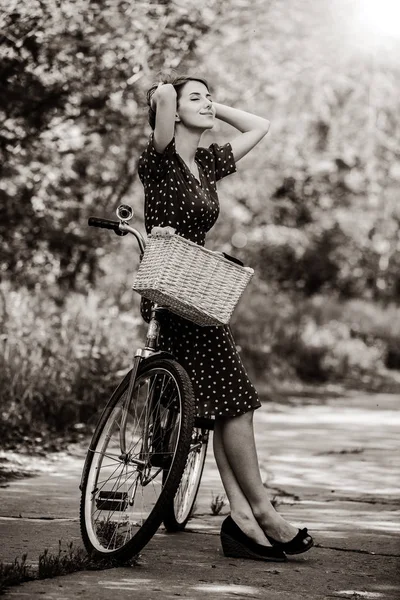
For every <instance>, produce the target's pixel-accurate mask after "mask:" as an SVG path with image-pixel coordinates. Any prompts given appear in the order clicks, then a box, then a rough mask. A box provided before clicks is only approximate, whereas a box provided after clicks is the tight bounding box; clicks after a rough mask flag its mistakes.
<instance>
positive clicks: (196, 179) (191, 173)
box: [176, 150, 203, 189]
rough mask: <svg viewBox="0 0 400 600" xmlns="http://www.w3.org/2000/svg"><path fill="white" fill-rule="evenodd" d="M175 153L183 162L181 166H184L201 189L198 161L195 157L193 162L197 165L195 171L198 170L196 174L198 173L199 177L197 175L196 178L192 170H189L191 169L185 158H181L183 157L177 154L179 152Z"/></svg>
mask: <svg viewBox="0 0 400 600" xmlns="http://www.w3.org/2000/svg"><path fill="white" fill-rule="evenodd" d="M196 153H197V150H196ZM176 154H177V156H179V158H180V160H181V162H182V163H183V166H184V167H185V169H186V170H187V171H188V172H189V173H190V175H191V176H192V177H193V179H194V180H195V182H196V183H197V185H198V186H199V187H200V188H202V189H203V183H202V180H201V166H200V163H199V162H198V161H197V160H196V157H195V158H194V162H195V163H196V166H197V171H198V174H199V177H198V178H197V177H196V175H195V174H194V173H193V171H191V170H190V169H189V165H188V164H187V162H186V161H185V160H183V158H182V156H181V155H180V154H179V152H177V153H176Z"/></svg>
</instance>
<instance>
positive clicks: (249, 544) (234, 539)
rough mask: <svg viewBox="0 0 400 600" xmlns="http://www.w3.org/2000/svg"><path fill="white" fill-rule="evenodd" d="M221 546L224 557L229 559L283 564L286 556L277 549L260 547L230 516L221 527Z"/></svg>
mask: <svg viewBox="0 0 400 600" xmlns="http://www.w3.org/2000/svg"><path fill="white" fill-rule="evenodd" d="M221 544H222V550H223V552H224V555H225V556H229V557H231V558H249V559H251V560H264V561H275V562H284V561H285V560H286V556H285V555H284V553H283V552H282V550H280V549H279V548H272V547H271V546H262V545H261V544H257V542H254V541H253V540H252V539H251V538H249V537H248V536H247V535H246V534H245V533H244V532H243V531H242V530H241V529H240V527H239V526H238V525H236V523H235V521H234V520H233V519H232V517H231V516H229V517H227V518H226V519H225V521H224V522H223V523H222V527H221Z"/></svg>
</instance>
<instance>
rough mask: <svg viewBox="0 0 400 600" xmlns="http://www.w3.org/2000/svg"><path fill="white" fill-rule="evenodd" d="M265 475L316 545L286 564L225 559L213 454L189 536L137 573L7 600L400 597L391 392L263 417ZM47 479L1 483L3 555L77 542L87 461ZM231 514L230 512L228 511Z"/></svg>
mask: <svg viewBox="0 0 400 600" xmlns="http://www.w3.org/2000/svg"><path fill="white" fill-rule="evenodd" d="M256 432H257V444H258V449H259V457H260V463H261V468H262V473H263V478H264V480H265V481H266V483H267V486H268V488H269V489H270V490H271V494H272V495H273V496H275V497H276V499H277V500H278V502H279V510H280V511H281V512H282V513H283V514H284V515H285V516H286V517H287V518H289V519H290V520H292V521H293V522H294V523H296V524H297V525H299V526H304V525H307V526H308V527H309V529H310V530H311V532H312V533H313V534H314V537H315V539H316V542H317V547H316V548H315V549H313V550H312V551H310V552H309V553H308V554H306V555H303V556H300V557H297V558H295V559H290V561H288V563H285V564H279V563H276V564H271V563H269V564H265V563H258V562H249V561H241V560H231V559H226V558H224V557H223V556H222V554H221V551H220V548H219V539H218V533H219V526H220V523H221V520H222V518H223V514H221V515H219V516H218V517H213V516H211V515H210V502H211V497H212V493H214V494H218V493H222V486H221V483H220V481H219V476H218V473H217V471H216V469H215V466H214V463H213V459H212V453H211V452H210V453H209V456H208V461H207V464H206V468H205V472H204V478H203V483H202V488H201V494H200V497H199V500H198V503H197V511H196V515H195V518H194V519H193V520H192V521H191V522H190V526H189V527H188V532H185V533H183V534H178V535H167V534H165V533H163V532H162V530H160V532H159V533H158V534H157V535H156V536H155V537H154V538H153V540H152V541H151V542H150V543H149V544H148V546H147V547H146V548H145V549H144V550H143V552H142V555H141V558H140V561H139V566H137V567H132V568H118V569H111V570H107V571H101V572H98V571H94V572H89V571H88V572H84V573H75V574H73V575H68V576H65V577H58V578H55V579H52V580H43V581H35V582H30V583H26V584H24V585H22V586H20V587H18V588H11V589H10V591H9V592H8V596H9V597H10V598H21V599H22V598H28V599H31V598H32V599H34V598H45V599H46V600H56V599H57V600H72V599H74V598H76V597H81V598H89V599H90V598H96V599H97V598H99V599H100V600H101V599H103V598H104V599H105V598H107V599H108V598H109V597H110V593H111V594H112V596H113V598H114V599H115V600H119V599H122V598H135V597H140V598H141V600H153V599H155V598H157V600H159V599H161V598H162V599H164V598H165V599H169V598H176V597H179V596H180V597H182V598H186V599H191V600H197V599H198V598H213V599H214V598H221V599H222V598H223V599H225V598H267V599H269V600H275V599H276V600H278V599H279V600H286V599H287V600H289V599H290V600H297V599H299V600H301V599H303V598H307V599H311V600H322V599H324V598H353V599H355V598H370V599H375V598H376V599H386V598H388V599H396V600H399V599H400V580H399V576H398V573H399V567H400V561H399V557H400V544H399V539H400V538H399V533H400V520H399V513H400V500H399V498H400V495H399V492H400V487H399V479H398V475H399V473H400V435H399V434H400V411H399V397H398V396H394V395H374V396H366V395H358V394H349V395H348V396H346V397H340V398H324V400H323V401H321V400H318V401H316V400H315V399H312V398H308V399H307V400H305V399H304V398H296V397H291V398H289V399H288V400H287V399H286V400H285V402H284V403H279V404H278V403H276V404H271V403H269V404H267V403H266V404H264V405H263V407H262V408H261V409H260V410H258V411H257V417H256ZM36 466H37V468H39V469H41V471H42V472H41V473H40V475H39V476H36V477H33V478H29V479H22V480H18V481H14V482H11V483H9V484H8V485H6V486H3V487H2V488H0V539H1V541H2V543H1V544H0V560H3V561H11V560H13V559H14V558H15V557H20V556H21V555H22V554H23V553H26V552H27V553H28V560H29V559H30V560H31V561H33V562H34V561H36V560H37V557H38V555H39V553H40V552H42V551H43V549H44V548H49V549H50V550H52V551H57V550H58V540H60V539H62V540H63V544H64V547H66V545H67V543H68V542H70V541H73V542H74V544H75V545H80V543H81V542H80V535H79V526H78V522H77V514H78V502H79V496H78V483H79V478H80V471H81V468H82V456H81V455H80V454H79V453H78V454H75V455H73V456H70V455H65V454H64V455H57V456H55V457H53V458H52V460H51V461H50V462H47V461H44V462H42V463H41V464H37V465H36ZM222 513H224V514H226V509H223V511H222Z"/></svg>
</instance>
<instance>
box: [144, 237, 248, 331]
mask: <svg viewBox="0 0 400 600" xmlns="http://www.w3.org/2000/svg"><path fill="white" fill-rule="evenodd" d="M253 273H254V271H253V269H250V268H249V267H242V266H240V265H238V264H235V263H234V262H232V261H230V260H228V259H226V258H224V257H223V256H222V255H221V254H219V253H217V252H212V251H211V250H207V249H206V248H203V247H202V246H199V245H198V244H195V243H193V242H191V241H189V240H187V239H185V238H183V237H181V236H179V235H176V234H174V235H169V236H165V235H160V234H154V233H153V234H151V235H149V237H148V241H147V244H146V250H145V253H144V256H143V259H142V262H141V263H140V267H139V270H138V272H137V274H136V278H135V281H134V284H133V289H134V290H135V291H137V292H139V294H141V295H142V296H144V297H145V298H148V299H149V300H151V301H152V302H156V303H157V304H160V305H161V306H165V307H167V308H168V309H169V310H170V311H171V312H173V313H175V314H177V315H179V316H180V317H184V318H185V319H189V320H190V321H193V322H194V323H197V325H227V324H228V323H229V320H230V318H231V316H232V313H233V310H234V308H235V306H236V304H237V303H238V301H239V299H240V297H241V295H242V294H243V292H244V290H245V288H246V286H247V284H248V283H249V281H250V279H251V277H252V275H253Z"/></svg>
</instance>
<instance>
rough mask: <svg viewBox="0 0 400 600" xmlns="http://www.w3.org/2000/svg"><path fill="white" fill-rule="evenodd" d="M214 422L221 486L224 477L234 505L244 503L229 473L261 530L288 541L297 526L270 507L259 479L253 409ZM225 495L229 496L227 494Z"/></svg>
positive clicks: (265, 491)
mask: <svg viewBox="0 0 400 600" xmlns="http://www.w3.org/2000/svg"><path fill="white" fill-rule="evenodd" d="M217 423H218V428H217V432H218V435H217V440H219V441H218V442H217V443H219V444H220V445H221V446H222V451H221V450H220V451H219V454H220V458H219V461H220V465H221V466H220V465H218V468H219V470H220V473H221V479H222V481H223V483H224V485H225V482H224V479H225V480H228V486H230V488H231V489H233V490H234V493H233V494H232V492H231V495H233V497H234V500H233V501H234V506H240V507H242V506H244V503H243V500H241V501H240V500H239V499H240V494H239V493H238V491H237V489H236V490H235V485H234V484H232V481H231V480H232V475H233V476H234V479H235V480H236V488H239V489H240V490H241V493H242V495H243V496H244V499H245V500H247V503H248V505H249V506H250V508H251V511H252V513H253V515H254V517H255V519H256V520H257V522H258V524H259V526H260V527H261V529H262V530H263V531H264V532H265V533H267V534H269V535H271V536H272V537H273V538H274V539H277V540H279V541H282V542H287V541H289V540H291V539H292V538H293V537H294V536H295V535H296V533H297V531H298V529H297V528H296V527H294V526H293V525H291V524H290V523H289V522H288V521H286V520H285V519H284V518H283V517H282V516H281V515H280V514H279V513H278V512H277V511H276V510H275V509H274V507H273V506H272V504H271V502H270V499H269V497H268V493H267V490H266V489H265V487H264V485H263V482H262V479H261V474H260V469H259V464H258V457H257V450H256V444H255V439H254V428H253V411H250V412H247V413H245V414H243V415H240V416H239V417H232V418H225V419H219V420H218V421H217ZM221 455H224V456H225V460H224V459H222V460H221ZM217 463H218V461H217ZM226 465H228V466H229V468H230V472H231V474H232V475H231V474H229V471H228V469H227V466H226ZM226 473H228V475H226ZM227 495H228V498H229V494H228V493H227ZM229 500H230V498H229ZM235 502H236V504H235ZM238 524H239V523H238Z"/></svg>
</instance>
